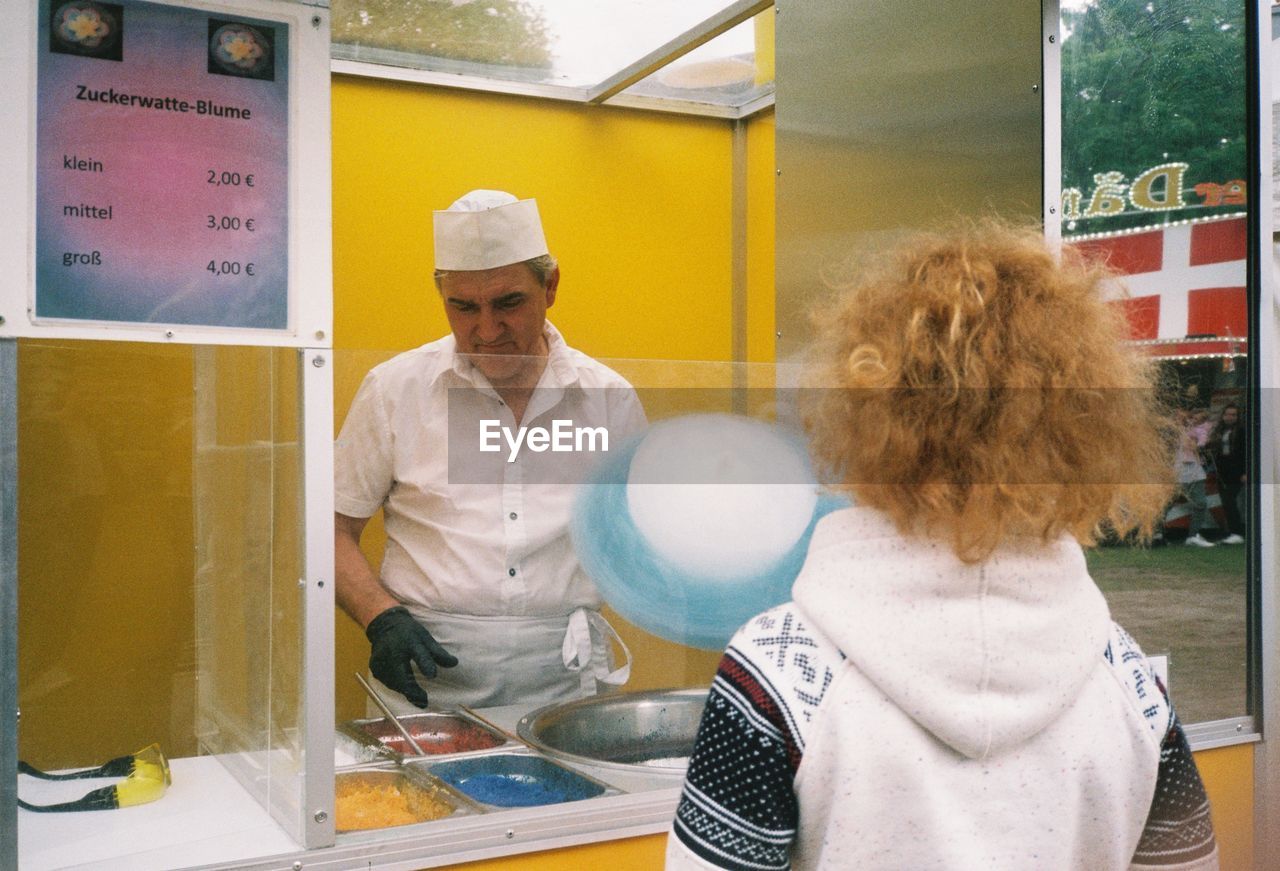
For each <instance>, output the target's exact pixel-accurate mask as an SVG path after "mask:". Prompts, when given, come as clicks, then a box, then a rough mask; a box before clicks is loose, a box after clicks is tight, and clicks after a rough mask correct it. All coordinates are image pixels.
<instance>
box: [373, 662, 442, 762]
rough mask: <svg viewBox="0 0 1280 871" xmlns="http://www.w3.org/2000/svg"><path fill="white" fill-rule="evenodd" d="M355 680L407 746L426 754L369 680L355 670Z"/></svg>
mask: <svg viewBox="0 0 1280 871" xmlns="http://www.w3.org/2000/svg"><path fill="white" fill-rule="evenodd" d="M356 680H358V681H360V686H362V687H364V691H365V692H366V693H368V694H369V698H371V699H373V703H374V704H375V705H377V706H378V707H379V709H381V711H382V713H383V714H385V715H386V717H387V719H388V720H390V721H391V722H392V723H393V724H394V725H395V727H396V728H397V729H399V730H400V734H401V735H403V736H404V740H406V741H408V742H409V746H410V747H412V748H413V752H414V753H417V754H418V755H419V756H426V755H427V753H426V751H425V750H423V749H422V748H421V747H419V746H418V742H417V741H415V740H414V739H413V736H412V735H410V734H409V730H408V729H406V728H405V727H404V723H401V722H400V718H399V717H397V716H396V715H395V714H393V713H391V708H390V707H389V706H388V705H387V703H386V702H385V701H383V699H382V694H381V693H379V692H378V691H377V690H375V689H374V688H373V687H372V686H370V685H369V682H368V681H367V680H365V679H364V675H362V674H360V672H356Z"/></svg>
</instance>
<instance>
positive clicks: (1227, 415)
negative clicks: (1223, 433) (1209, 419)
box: [1222, 408, 1240, 426]
mask: <svg viewBox="0 0 1280 871" xmlns="http://www.w3.org/2000/svg"><path fill="white" fill-rule="evenodd" d="M1239 419H1240V412H1239V411H1238V410H1237V409H1235V408H1224V409H1222V423H1223V424H1224V425H1225V426H1235V425H1236V421H1238V420H1239Z"/></svg>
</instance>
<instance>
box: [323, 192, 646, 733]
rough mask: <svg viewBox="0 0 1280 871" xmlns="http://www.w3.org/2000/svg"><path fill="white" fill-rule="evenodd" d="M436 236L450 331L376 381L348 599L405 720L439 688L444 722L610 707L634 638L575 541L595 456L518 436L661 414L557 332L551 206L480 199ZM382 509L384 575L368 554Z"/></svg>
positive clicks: (343, 439) (352, 423) (350, 550)
mask: <svg viewBox="0 0 1280 871" xmlns="http://www.w3.org/2000/svg"><path fill="white" fill-rule="evenodd" d="M434 235H435V265H436V271H435V283H436V288H437V290H438V291H439V295H440V301H441V303H442V304H443V306H444V311H445V315H446V317H447V318H448V321H449V328H450V335H448V336H445V337H444V338H442V339H438V340H436V341H434V342H431V343H429V344H426V345H423V346H422V347H420V348H416V349H414V350H412V351H408V352H406V353H403V354H400V355H399V356H397V357H394V358H393V359H391V360H389V361H387V362H386V363H383V364H381V365H379V366H377V367H375V368H374V369H372V370H371V371H370V372H369V374H368V375H367V376H366V377H365V379H364V382H363V384H361V386H360V390H359V392H358V393H357V394H356V397H355V399H354V400H353V402H352V404H351V409H350V411H349V412H348V413H347V418H346V421H345V422H344V424H343V426H342V431H341V433H340V434H339V436H338V439H337V442H336V444H335V447H334V461H335V468H336V484H335V499H334V505H335V509H336V512H337V513H336V516H335V518H334V526H335V534H334V558H335V564H336V581H337V583H336V597H337V601H338V604H339V605H340V606H341V607H342V608H343V610H344V611H346V613H347V614H349V615H350V616H351V617H352V618H353V619H355V620H356V621H357V622H358V623H359V624H360V625H361V626H363V627H364V628H365V634H366V635H367V637H368V638H369V642H370V646H371V647H370V657H369V669H370V671H371V673H372V674H373V677H374V678H375V679H376V681H377V682H379V683H380V684H381V688H382V690H383V692H382V694H383V695H384V696H386V697H387V700H388V702H389V703H390V706H391V707H392V708H393V710H395V712H396V713H407V712H412V711H414V710H416V709H417V708H419V707H426V705H427V703H428V694H427V690H426V688H425V687H424V686H423V684H422V682H421V681H422V679H423V678H425V679H430V680H431V686H432V689H431V694H430V699H431V700H432V701H434V703H435V705H436V706H444V707H457V706H460V705H467V706H477V707H491V706H498V705H509V704H517V703H519V704H524V705H527V706H534V705H540V704H550V703H552V702H558V701H564V700H568V699H572V698H579V697H582V696H585V695H590V694H593V693H595V692H596V691H597V690H598V688H599V684H600V683H604V684H606V685H616V684H619V683H621V682H623V681H625V680H626V677H627V667H626V666H624V667H622V668H618V669H616V670H611V669H612V660H611V639H612V638H615V637H616V636H615V635H613V633H612V629H611V627H610V626H609V624H608V623H607V621H605V620H604V618H603V617H602V616H601V615H600V613H599V608H600V605H601V599H600V595H599V593H598V592H597V591H596V589H595V586H594V585H593V584H592V583H591V581H590V579H588V578H587V576H586V574H585V573H584V572H583V571H582V568H581V567H580V566H579V565H578V562H577V558H576V556H575V555H574V552H573V548H572V546H571V544H570V541H569V534H568V523H569V514H570V510H571V507H572V501H573V497H574V495H575V493H576V487H575V486H573V483H572V482H571V481H570V479H569V477H567V476H568V474H569V473H571V472H572V468H570V467H572V466H573V464H574V462H575V460H572V459H571V460H569V461H566V462H565V463H563V464H561V466H560V467H555V466H551V465H549V463H550V462H551V460H549V459H548V458H550V457H551V455H550V454H546V453H539V452H534V453H531V452H530V451H525V452H524V453H523V454H515V453H512V452H510V450H509V449H510V443H509V442H507V441H506V439H508V438H511V437H513V435H514V434H516V433H517V432H518V431H519V430H520V428H522V427H526V428H532V427H534V426H535V425H538V426H541V427H542V428H543V429H546V430H550V429H551V428H552V426H553V424H556V425H559V424H565V423H569V424H573V425H574V426H575V427H576V426H582V427H588V426H589V427H591V428H593V430H594V431H595V432H596V433H597V434H598V432H599V430H595V428H603V429H604V430H605V431H607V438H608V440H609V441H612V442H613V443H615V444H616V443H621V442H622V440H623V439H624V438H625V437H626V436H627V435H628V434H630V433H633V432H635V431H637V430H638V429H640V428H641V427H642V426H643V425H644V423H645V418H644V412H643V410H642V409H641V407H640V403H639V400H638V398H637V397H636V395H635V392H634V391H633V390H632V389H631V386H630V385H629V384H628V383H627V382H626V381H625V380H624V379H623V378H622V377H621V376H620V375H618V374H617V373H616V372H614V371H613V370H611V369H609V368H608V367H606V366H604V365H602V364H600V363H598V362H596V361H595V360H592V359H591V358H590V357H588V356H586V355H585V354H583V353H581V352H579V351H576V350H574V349H573V348H570V347H569V346H568V345H567V344H565V341H564V339H563V338H561V336H560V333H559V331H557V330H556V328H555V327H553V326H552V325H551V324H550V323H549V322H548V321H547V309H549V308H551V306H552V304H553V303H554V302H555V301H556V294H557V290H558V289H559V284H560V269H559V266H558V265H557V263H556V260H555V258H553V257H552V256H551V254H550V252H549V250H548V247H547V242H546V238H545V236H544V234H543V230H542V223H541V218H540V217H539V214H538V208H537V204H536V203H535V202H534V201H533V200H517V199H516V197H514V196H512V195H511V194H509V193H505V192H502V191H489V190H476V191H472V192H470V193H468V194H466V195H464V196H463V197H461V198H460V199H458V200H457V201H456V202H454V203H453V205H451V206H450V207H449V208H448V209H447V210H445V211H437V212H436V213H435V217H434ZM504 431H505V433H506V435H505V436H502V437H501V438H499V439H498V440H497V441H498V443H497V445H496V446H495V445H494V444H493V441H494V438H493V437H494V436H496V435H501V434H502V433H503V432H504ZM486 433H487V434H488V436H489V441H488V447H487V448H486V442H485V439H486ZM530 438H531V439H532V436H531V437H530ZM530 444H531V445H532V441H530ZM593 444H594V443H593ZM495 447H496V452H495V451H494V449H495ZM542 447H543V448H544V449H545V447H546V445H545V444H544V445H543V446H542ZM534 450H536V449H534ZM555 456H556V457H557V458H559V457H560V456H561V455H560V454H556V455H555ZM548 470H550V471H549V472H548ZM379 509H381V510H382V512H383V516H384V520H385V525H386V532H387V546H386V554H385V556H384V558H383V560H382V565H381V567H380V570H379V571H378V572H375V571H374V569H373V567H372V566H371V565H370V564H369V562H368V560H366V559H365V556H364V554H363V553H362V552H361V550H360V546H359V543H360V536H361V534H362V532H363V531H364V528H365V525H366V524H367V522H368V520H369V518H370V517H371V516H372V515H373V514H375V513H376V512H377V511H378V510H379ZM376 686H378V684H375V687H376Z"/></svg>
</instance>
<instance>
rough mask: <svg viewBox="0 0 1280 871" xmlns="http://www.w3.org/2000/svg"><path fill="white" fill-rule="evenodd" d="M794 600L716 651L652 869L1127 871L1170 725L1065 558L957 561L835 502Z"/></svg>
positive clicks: (1100, 603)
mask: <svg viewBox="0 0 1280 871" xmlns="http://www.w3.org/2000/svg"><path fill="white" fill-rule="evenodd" d="M793 595H794V602H793V603H788V604H787V605H783V606H780V607H779V608H775V609H773V610H772V611H769V612H766V613H765V614H763V615H760V616H759V617H757V618H756V619H755V620H753V621H752V622H751V623H749V624H748V625H747V626H746V627H744V628H743V630H742V631H740V632H739V633H738V635H737V636H735V638H734V640H733V641H732V642H731V643H730V646H729V649H728V650H727V651H726V657H725V660H724V661H723V663H722V665H721V671H720V674H719V675H718V676H717V678H716V682H715V683H714V684H713V686H712V693H711V696H710V697H709V700H708V709H707V712H706V713H705V714H704V719H703V725H702V729H701V730H700V732H699V737H698V746H697V748H696V749H695V752H694V757H693V759H692V760H691V764H690V773H689V779H688V780H687V781H686V786H685V791H684V795H683V796H682V801H681V806H680V809H679V811H678V813H677V817H676V820H675V824H674V830H675V834H674V835H673V837H672V838H671V839H670V842H669V844H670V846H669V848H668V866H667V867H668V868H681V867H693V868H707V867H718V868H720V867H722V868H760V869H763V868H775V867H777V868H785V867H788V862H790V863H791V864H792V865H793V866H794V867H796V868H822V869H876V871H879V869H899V868H900V869H912V871H922V869H947V871H956V869H982V871H999V869H1010V871H1028V869H1062V871H1077V869H1088V871H1104V869H1124V868H1127V867H1129V865H1130V861H1131V860H1132V859H1133V857H1134V852H1135V848H1136V847H1137V845H1138V842H1139V838H1140V837H1141V836H1142V834H1143V827H1144V824H1145V823H1146V821H1147V818H1148V812H1149V811H1150V809H1151V806H1152V798H1153V794H1154V792H1155V788H1156V780H1157V770H1158V768H1159V765H1160V754H1161V742H1162V739H1164V737H1165V735H1166V732H1167V731H1168V730H1169V728H1170V725H1171V722H1172V712H1171V710H1170V708H1169V706H1168V703H1167V701H1166V700H1165V698H1164V694H1163V692H1162V691H1160V689H1159V688H1158V687H1157V685H1156V682H1155V678H1154V675H1153V674H1152V672H1151V671H1150V667H1149V665H1148V664H1147V662H1146V659H1145V657H1143V656H1142V652H1141V651H1140V650H1139V649H1138V648H1137V645H1136V644H1134V643H1133V641H1132V639H1131V638H1129V637H1128V636H1127V635H1126V634H1125V633H1124V631H1123V630H1122V629H1120V628H1119V627H1118V626H1115V624H1113V623H1112V621H1111V619H1110V615H1109V612H1108V609H1107V604H1106V602H1105V600H1104V599H1103V597H1102V594H1101V593H1100V592H1099V590H1098V588H1097V586H1096V585H1095V584H1094V583H1093V581H1092V579H1090V577H1089V575H1088V572H1087V570H1086V567H1085V561H1084V555H1083V552H1082V551H1081V549H1080V547H1079V545H1078V544H1076V543H1075V542H1074V541H1073V540H1071V539H1069V538H1064V539H1063V540H1061V541H1059V542H1057V543H1054V544H1052V545H1049V546H1045V545H1043V544H1042V543H1040V542H1036V541H1028V542H1027V544H1026V546H1025V547H1017V546H1014V547H1005V548H1002V549H1000V550H999V551H997V552H996V553H995V554H993V555H992V556H991V558H989V559H988V560H986V561H984V562H982V563H979V564H976V565H969V564H965V563H963V562H961V561H960V560H959V559H958V558H956V556H955V555H954V554H953V553H952V552H951V550H950V549H949V547H948V546H947V545H946V544H945V543H943V542H937V541H930V540H927V539H921V538H915V537H906V536H903V535H902V534H900V533H899V532H898V531H897V530H896V529H895V528H894V527H893V525H892V523H891V522H890V521H889V520H888V519H887V518H886V517H885V516H884V515H883V514H881V513H879V512H876V511H873V510H869V509H865V508H850V509H846V510H842V511H838V512H835V513H833V514H831V515H829V516H827V517H826V518H824V519H823V520H822V521H821V522H820V523H819V525H818V527H817V529H816V530H815V533H814V536H813V540H812V543H811V545H810V550H809V556H808V559H807V561H806V563H805V565H804V568H803V570H802V571H801V574H800V576H799V578H798V579H797V581H796V584H795V586H794V588H793ZM739 678H741V679H739ZM756 688H760V689H759V690H758V691H757V689H756ZM775 694H776V695H775ZM771 696H772V697H773V698H772V700H771V698H770V697H771ZM744 735H749V736H750V737H749V739H748V740H746V742H745V743H744V740H743V736H744ZM770 753H773V754H774V755H775V759H777V760H779V764H778V765H777V766H775V769H776V768H779V767H782V768H785V763H787V762H788V761H789V764H790V766H791V769H792V774H793V776H794V779H793V782H792V783H790V784H783V785H781V786H780V785H779V783H778V782H776V781H779V780H785V779H786V778H785V777H779V776H775V775H774V774H771V773H770V769H769V768H768V767H767V766H760V765H755V764H754V761H753V760H754V759H755V758H756V757H762V756H763V757H768V756H769V754H770ZM787 786H790V789H787V788H786V787H787ZM1197 786H1198V778H1197ZM793 801H794V804H791V803H792V802H793ZM766 807H767V808H769V810H768V811H767V812H766V813H764V814H763V815H762V814H761V813H760V811H761V809H764V808H766ZM1204 815H1205V820H1206V823H1205V825H1206V826H1208V831H1209V842H1210V843H1211V841H1212V833H1211V825H1210V824H1208V823H1207V806H1206V807H1205V809H1204ZM788 820H790V821H791V822H790V825H791V826H792V828H791V829H788V828H787V826H788ZM797 820H798V823H797V822H796V821H797ZM694 844H696V845H697V848H696V849H694V848H693V846H692V845H694ZM1196 867H1202V866H1196ZM1203 867H1212V866H1203Z"/></svg>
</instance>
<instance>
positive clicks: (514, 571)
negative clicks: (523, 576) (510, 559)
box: [507, 569, 516, 578]
mask: <svg viewBox="0 0 1280 871" xmlns="http://www.w3.org/2000/svg"><path fill="white" fill-rule="evenodd" d="M507 574H508V575H510V576H511V577H513V578H514V577H515V576H516V570H515V569H507Z"/></svg>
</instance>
